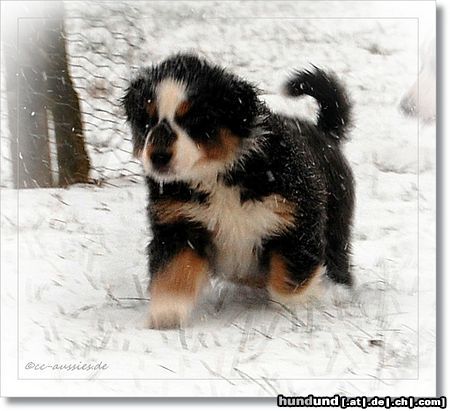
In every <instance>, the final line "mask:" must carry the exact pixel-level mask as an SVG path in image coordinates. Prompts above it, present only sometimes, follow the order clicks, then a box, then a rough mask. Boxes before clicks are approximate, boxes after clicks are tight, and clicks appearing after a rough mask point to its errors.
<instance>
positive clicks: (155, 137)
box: [150, 120, 176, 172]
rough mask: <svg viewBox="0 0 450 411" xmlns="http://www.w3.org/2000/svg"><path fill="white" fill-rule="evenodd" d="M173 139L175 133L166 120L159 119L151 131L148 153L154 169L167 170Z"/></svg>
mask: <svg viewBox="0 0 450 411" xmlns="http://www.w3.org/2000/svg"><path fill="white" fill-rule="evenodd" d="M175 139H176V134H175V132H174V131H173V130H172V129H171V127H170V125H169V123H168V122H167V121H166V120H163V121H161V122H160V123H159V124H158V125H157V126H156V127H155V128H154V130H153V131H152V136H151V140H152V146H153V150H152V151H151V154H150V160H151V162H152V165H153V167H154V168H155V170H157V171H160V172H164V171H168V169H169V163H170V160H171V159H172V156H173V150H172V145H173V143H174V141H175Z"/></svg>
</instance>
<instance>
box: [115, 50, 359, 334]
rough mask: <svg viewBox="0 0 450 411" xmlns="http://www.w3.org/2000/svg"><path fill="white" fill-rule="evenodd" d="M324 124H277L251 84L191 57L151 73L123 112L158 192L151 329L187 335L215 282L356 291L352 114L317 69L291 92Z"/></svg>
mask: <svg viewBox="0 0 450 411" xmlns="http://www.w3.org/2000/svg"><path fill="white" fill-rule="evenodd" d="M285 92H286V94H287V95H289V96H294V97H295V96H301V95H309V96H312V97H314V98H315V99H316V100H317V102H318V104H319V107H320V110H319V114H318V119H317V124H314V123H312V122H308V121H302V120H299V119H297V118H293V117H287V116H283V115H280V114H275V113H272V112H271V111H270V110H269V109H268V108H267V106H266V105H265V104H264V103H263V102H262V101H261V100H260V99H259V98H258V94H259V93H258V90H257V89H256V88H255V86H253V85H252V84H250V83H249V82H247V81H244V80H242V79H240V78H238V77H236V76H235V75H233V74H231V73H229V72H227V71H225V70H224V69H222V68H220V67H217V66H215V65H213V64H210V63H209V62H207V61H205V60H203V59H200V58H198V57H196V56H195V55H189V54H178V55H175V56H173V57H170V58H169V59H167V60H165V61H163V62H162V63H160V64H158V65H156V66H153V67H150V68H144V69H142V70H141V72H140V73H139V74H138V75H137V77H136V78H135V79H134V80H132V81H131V83H130V85H129V88H128V90H127V91H126V95H125V96H124V98H123V104H124V108H125V112H126V115H127V119H128V122H129V124H130V126H131V130H132V136H133V146H134V155H135V156H136V157H137V158H139V159H140V160H141V161H142V164H143V168H144V171H145V174H146V182H147V185H148V189H149V206H148V215H149V219H150V223H151V227H152V232H153V239H152V241H151V243H150V245H149V247H148V254H149V263H150V271H151V280H150V284H149V293H150V304H151V306H150V314H149V315H150V318H149V324H150V326H151V327H153V328H172V327H178V326H182V325H184V324H186V322H187V320H188V319H189V314H190V312H191V310H192V309H193V307H194V305H195V302H196V300H197V298H198V296H199V294H200V292H201V290H202V288H203V287H204V286H205V284H207V282H208V278H209V277H210V276H215V277H221V278H223V279H226V280H228V281H233V282H236V283H239V284H243V285H246V286H250V287H255V288H261V289H266V290H267V291H268V292H269V294H270V296H271V298H272V299H274V300H277V301H281V302H285V303H290V302H295V301H297V300H301V299H302V298H304V297H305V296H306V295H308V292H309V291H310V290H311V289H312V288H314V285H317V283H318V282H320V280H321V276H322V275H323V274H324V273H325V272H326V275H327V276H328V277H329V278H331V279H332V280H334V281H335V282H336V283H340V284H345V285H348V286H350V285H351V284H352V277H351V274H350V270H349V254H350V248H351V247H350V231H351V221H352V215H353V204H354V189H353V178H352V173H351V170H350V168H349V166H348V164H347V162H346V160H345V158H344V157H343V155H342V153H341V149H340V145H341V143H342V141H343V140H344V139H345V137H346V131H347V129H348V127H349V125H350V103H349V100H348V98H347V97H346V94H345V92H344V90H343V88H342V86H341V85H340V84H339V82H338V81H337V79H336V78H335V77H334V76H333V75H330V74H326V73H325V72H323V71H321V70H319V69H317V68H314V69H313V70H311V71H303V72H296V73H295V74H294V75H293V76H292V77H291V78H290V79H289V80H288V81H287V83H286V84H285Z"/></svg>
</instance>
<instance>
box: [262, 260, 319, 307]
mask: <svg viewBox="0 0 450 411" xmlns="http://www.w3.org/2000/svg"><path fill="white" fill-rule="evenodd" d="M294 267H295V263H294V264H293V262H292V261H291V260H290V259H289V257H285V256H283V255H282V254H280V253H278V252H274V253H272V254H271V256H270V262H269V272H268V279H267V290H268V292H269V294H270V297H271V298H272V299H273V300H274V301H277V302H280V303H283V304H288V305H289V304H298V303H307V302H308V301H309V300H310V299H311V298H314V297H317V296H318V295H320V294H321V292H322V287H321V282H322V276H323V274H324V272H325V267H324V265H323V264H320V263H319V264H317V265H316V266H314V267H313V268H312V269H310V270H308V271H297V270H296V269H295V268H294Z"/></svg>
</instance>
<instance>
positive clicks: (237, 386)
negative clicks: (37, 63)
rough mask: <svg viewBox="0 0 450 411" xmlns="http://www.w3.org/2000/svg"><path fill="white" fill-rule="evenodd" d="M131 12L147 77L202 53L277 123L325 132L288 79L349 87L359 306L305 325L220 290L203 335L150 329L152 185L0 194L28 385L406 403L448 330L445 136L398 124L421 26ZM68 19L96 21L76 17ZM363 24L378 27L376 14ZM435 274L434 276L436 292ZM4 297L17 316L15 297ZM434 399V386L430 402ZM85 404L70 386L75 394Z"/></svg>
mask: <svg viewBox="0 0 450 411" xmlns="http://www.w3.org/2000/svg"><path fill="white" fill-rule="evenodd" d="M124 7H125V8H126V4H125V6H124ZM133 7H135V8H137V9H138V11H139V13H138V14H139V15H140V18H138V19H137V20H136V21H135V24H136V26H138V27H140V30H142V32H143V33H145V36H144V38H145V44H142V50H143V51H142V53H143V55H145V56H146V58H147V60H148V61H149V62H151V61H158V60H159V59H161V58H164V57H165V56H167V55H168V54H170V53H171V52H174V51H178V50H196V51H198V52H199V53H201V54H202V55H205V56H207V57H209V58H210V59H211V60H213V61H215V62H217V63H220V64H222V65H225V66H227V67H230V68H231V69H233V70H234V71H235V72H236V73H238V74H240V75H242V76H244V77H245V78H247V79H249V80H251V81H253V82H255V83H256V84H257V85H258V86H260V87H261V88H262V89H263V90H264V91H265V92H266V93H267V95H266V96H265V98H266V99H267V101H268V103H269V104H270V105H271V107H273V108H274V109H276V110H281V111H289V112H295V113H299V114H300V115H304V116H310V115H311V110H312V108H313V104H309V102H308V103H307V104H302V103H301V102H300V103H299V102H295V101H286V100H284V99H282V98H281V97H277V96H275V95H274V94H275V93H276V92H277V86H278V85H279V84H280V82H281V81H282V79H283V78H284V76H285V75H286V73H287V72H288V71H289V70H290V69H293V68H301V67H305V66H307V65H308V64H310V63H313V64H315V65H318V66H322V67H324V68H329V69H332V70H334V71H335V72H336V73H337V74H338V75H339V76H340V77H341V78H342V79H343V80H344V81H345V83H346V85H347V87H348V89H349V91H350V93H351V95H352V98H353V100H354V103H355V128H354V130H353V132H352V139H351V141H350V142H349V143H348V144H347V145H346V147H345V150H346V153H347V155H348V157H349V160H350V163H351V165H352V167H353V170H354V174H355V176H356V182H357V212H356V221H355V228H354V260H353V263H354V274H355V277H356V281H357V285H356V287H355V289H354V291H353V292H352V293H350V294H348V293H347V294H345V293H341V292H340V291H341V290H337V289H335V288H333V287H329V291H328V293H327V295H326V296H325V298H324V299H323V300H321V301H318V302H316V303H315V304H310V305H309V306H307V307H304V306H299V307H297V308H296V309H294V310H289V309H287V308H286V307H283V306H280V305H275V304H270V303H268V302H267V301H265V300H264V299H263V298H262V297H261V296H253V295H252V294H251V293H249V292H248V290H245V289H237V288H234V287H230V286H224V285H221V284H216V285H213V287H212V289H211V290H210V292H209V293H208V294H207V295H205V298H204V301H203V302H202V304H201V305H200V306H199V308H198V310H197V311H196V313H195V316H194V320H193V325H192V326H191V327H189V328H186V329H184V330H175V331H155V330H147V329H143V328H142V324H143V321H144V318H145V314H146V310H147V308H146V306H147V303H146V300H145V299H146V298H147V297H146V295H145V292H144V291H145V289H146V286H147V281H148V277H147V273H146V255H145V247H146V244H147V242H148V240H149V238H150V236H151V232H149V230H148V227H147V221H146V216H145V207H146V200H145V198H146V193H145V188H144V187H143V185H141V184H132V183H130V182H126V181H123V180H121V181H119V180H111V181H110V182H109V183H107V184H105V185H104V186H103V187H101V188H99V187H92V186H76V187H72V188H70V189H67V190H57V189H54V190H44V189H41V190H29V191H21V192H20V193H19V194H17V192H15V191H13V190H2V269H3V272H7V271H8V270H9V272H8V279H10V280H11V281H13V280H14V281H15V275H16V274H15V272H13V271H11V270H12V268H13V267H15V261H16V252H15V250H16V249H17V247H18V253H19V259H18V261H19V267H18V288H19V300H20V305H19V306H20V309H19V320H20V321H19V340H20V349H19V360H18V372H19V376H21V377H24V378H25V377H26V378H63V379H64V378H87V377H89V378H99V379H124V380H128V379H130V381H131V382H130V385H128V386H127V387H128V388H124V387H125V385H121V384H119V383H116V384H115V385H114V384H113V383H112V382H110V381H106V380H105V381H104V384H105V385H106V384H111V385H109V386H111V387H112V393H115V394H116V395H131V394H130V393H132V394H134V395H181V394H184V395H222V396H224V395H233V396H239V395H252V396H273V395H276V394H277V393H280V392H283V393H285V394H288V393H296V394H304V395H306V394H309V393H310V392H314V393H319V392H320V393H322V394H330V393H334V392H339V393H343V394H346V395H349V394H363V393H369V392H370V393H371V394H375V393H379V394H387V393H396V394H399V393H401V392H399V389H400V388H401V387H406V386H407V385H405V384H407V381H408V380H412V381H413V380H414V379H415V378H416V377H417V375H418V363H419V356H420V357H421V364H424V363H425V364H428V367H430V369H431V368H432V367H434V359H433V355H434V340H435V335H434V331H433V330H434V328H433V324H432V323H433V322H434V319H433V317H432V316H430V317H429V321H427V322H425V323H423V324H422V323H421V324H419V318H418V313H419V310H418V298H419V284H420V298H421V302H420V304H421V305H420V307H421V308H420V309H421V310H422V309H423V310H426V312H429V313H430V314H431V315H432V313H433V307H434V280H433V277H432V276H433V269H432V267H433V266H434V259H433V258H434V257H433V252H434V249H433V246H432V245H433V244H434V243H433V241H434V240H433V238H434V212H435V211H434V207H435V206H434V197H433V196H434V191H433V189H434V188H433V187H434V173H435V169H434V150H433V147H434V142H433V139H434V128H433V126H422V125H420V124H418V123H417V121H416V120H415V119H410V118H404V117H402V115H401V114H400V113H399V112H398V109H397V104H398V101H399V99H400V97H401V95H402V94H403V92H404V90H405V89H406V88H407V87H408V86H409V85H410V84H411V83H412V82H413V81H414V78H415V76H416V70H417V53H416V51H417V42H416V40H417V39H416V34H415V33H416V23H415V21H414V20H408V19H404V20H389V19H347V20H343V19H331V18H329V19H317V18H310V19H299V18H293V17H294V16H304V15H307V16H321V17H324V16H329V17H331V16H333V15H339V13H340V14H342V7H341V8H339V7H340V6H338V2H335V3H325V2H320V3H319V2H315V3H314V4H311V3H303V2H283V3H278V2H268V3H264V2H252V3H246V4H245V3H244V4H243V3H234V2H223V3H217V4H214V5H212V4H211V3H205V2H197V3H183V2H176V3H175V2H158V3H145V2H139V3H134V4H133ZM68 10H69V15H70V13H74V14H76V13H78V14H79V13H83V12H84V13H93V11H92V10H85V9H83V5H80V4H78V3H76V2H73V3H71V5H70V6H69V7H68ZM95 12H96V13H100V12H101V10H97V11H95ZM124 12H126V10H124ZM353 12H354V14H359V15H362V16H367V15H370V10H369V11H368V10H367V7H366V6H361V5H360V6H359V8H358V7H355V9H354V11H353ZM227 16H234V17H235V18H226V17H227ZM277 16H278V17H277ZM282 16H288V17H290V18H288V19H286V18H281V17H282ZM256 17H258V18H256ZM72 29H73V27H72ZM84 34H86V35H87V36H89V33H88V32H85V33H84ZM119 51H120V50H119ZM119 51H116V52H119ZM125 51H126V50H124V51H123V52H125ZM86 81H89V78H87V79H86ZM114 115H115V116H117V114H114ZM123 127H124V126H123ZM93 132H94V133H95V130H94V131H93ZM107 132H108V131H105V133H107ZM419 132H420V141H419V139H418V133H419ZM101 137H102V135H101V133H100V132H98V135H97V136H96V138H98V139H101ZM419 143H420V146H419ZM129 160H130V159H129ZM129 160H128V161H129ZM17 196H18V197H17ZM17 200H18V203H17ZM17 204H18V207H17V209H16V205H17ZM418 207H419V210H420V221H418V211H419V210H418ZM17 210H18V215H17ZM17 221H18V222H17ZM418 223H420V224H421V226H420V227H421V230H420V238H419V237H418V225H417V224H418ZM17 233H18V238H17ZM418 241H420V243H419V244H418ZM419 246H420V248H421V250H425V251H424V255H425V258H424V259H422V260H421V261H420V262H419V261H418V247H419ZM427 247H428V248H427ZM419 263H420V267H427V269H423V270H420V278H419V276H418V273H419V271H418V267H419ZM419 280H420V283H419ZM4 297H5V302H6V303H7V304H10V306H12V304H13V303H14V296H13V295H6V296H4ZM419 330H420V333H419ZM419 336H420V338H421V339H422V340H421V344H420V346H419V344H418V339H419ZM38 360H39V361H43V362H46V363H52V362H78V361H87V362H91V361H93V362H94V361H102V362H103V363H106V364H108V368H107V369H106V370H103V371H101V372H100V373H95V374H93V375H91V374H90V373H86V372H72V373H69V374H68V373H67V372H61V373H59V374H58V373H55V371H52V370H47V371H39V372H38V371H33V370H25V369H24V364H26V363H27V362H29V361H38ZM177 379H186V380H190V382H191V384H190V385H189V386H188V385H187V384H185V382H182V381H179V385H177V386H176V387H177V388H176V389H174V385H173V384H172V383H173V381H174V380H177ZM151 380H155V381H154V382H152V381H151ZM156 380H157V381H156ZM399 380H405V381H406V383H405V381H403V383H405V384H403V385H401V384H400V382H399ZM215 381H219V382H220V384H215V383H214V382H215ZM77 384H79V386H80V387H81V385H82V382H80V381H74V382H73V385H71V387H72V388H71V389H74V390H76V387H77ZM83 387H84V388H83V390H84V391H83V392H85V393H91V394H93V393H95V390H94V388H92V389H91V388H89V387H88V386H86V385H83ZM149 387H151V388H149ZM188 387H189V388H188ZM430 387H432V381H429V385H428V386H424V387H423V390H424V392H430V390H431V388H430ZM407 393H409V394H410V393H411V391H409V392H405V394H407ZM414 393H419V391H417V390H416V391H414ZM69 394H70V391H69V388H67V386H61V395H69Z"/></svg>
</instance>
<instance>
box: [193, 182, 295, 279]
mask: <svg viewBox="0 0 450 411" xmlns="http://www.w3.org/2000/svg"><path fill="white" fill-rule="evenodd" d="M209 192H210V195H209V201H208V205H205V206H204V207H201V211H200V210H199V211H200V212H199V213H198V214H197V213H196V214H197V215H195V216H190V217H191V218H193V219H194V220H196V221H199V222H201V223H203V224H204V225H205V226H206V227H207V228H208V230H210V231H211V233H212V235H213V241H214V245H215V248H216V258H215V267H214V271H215V273H216V274H217V275H220V276H224V277H230V276H237V277H239V278H243V277H246V276H248V275H249V274H256V273H255V270H257V268H258V261H257V256H258V253H259V251H260V249H261V245H262V241H263V240H264V239H265V238H268V237H270V236H273V235H276V234H279V233H281V232H282V231H283V230H285V229H286V228H288V226H289V225H290V224H292V223H293V208H292V206H291V204H289V203H288V202H287V201H286V200H285V199H284V198H282V197H281V196H279V195H271V196H268V197H265V198H264V199H263V201H246V202H241V197H240V190H239V188H237V187H227V186H225V185H222V184H218V185H215V187H214V188H213V189H212V190H209Z"/></svg>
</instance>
